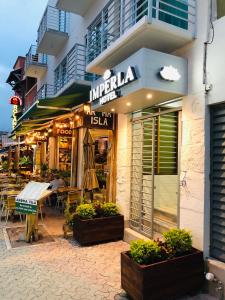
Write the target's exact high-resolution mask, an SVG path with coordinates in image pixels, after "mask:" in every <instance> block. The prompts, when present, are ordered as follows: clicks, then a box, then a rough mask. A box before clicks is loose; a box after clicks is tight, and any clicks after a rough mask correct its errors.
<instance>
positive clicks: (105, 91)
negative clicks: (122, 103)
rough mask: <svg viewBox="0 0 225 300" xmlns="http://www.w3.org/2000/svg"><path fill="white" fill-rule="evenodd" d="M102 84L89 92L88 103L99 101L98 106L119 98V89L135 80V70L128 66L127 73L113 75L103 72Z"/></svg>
mask: <svg viewBox="0 0 225 300" xmlns="http://www.w3.org/2000/svg"><path fill="white" fill-rule="evenodd" d="M103 79H104V82H103V83H100V84H99V85H98V86H97V87H95V88H94V89H92V90H91V91H90V102H95V101H99V104H100V105H103V104H105V103H107V102H110V101H112V100H115V99H117V98H119V97H120V96H121V95H120V88H122V87H123V86H125V85H127V84H129V83H131V82H133V81H135V80H137V75H136V72H135V68H134V67H131V66H129V67H128V69H127V72H126V73H124V72H118V73H116V74H114V72H113V71H112V70H107V71H105V73H104V75H103Z"/></svg>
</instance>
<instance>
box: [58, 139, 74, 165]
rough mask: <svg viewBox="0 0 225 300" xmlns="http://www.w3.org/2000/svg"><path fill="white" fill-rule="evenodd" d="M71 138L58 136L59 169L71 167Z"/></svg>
mask: <svg viewBox="0 0 225 300" xmlns="http://www.w3.org/2000/svg"><path fill="white" fill-rule="evenodd" d="M71 153H72V138H69V137H59V170H61V171H70V169H71Z"/></svg>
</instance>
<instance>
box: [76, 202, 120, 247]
mask: <svg viewBox="0 0 225 300" xmlns="http://www.w3.org/2000/svg"><path fill="white" fill-rule="evenodd" d="M123 234H124V217H123V216H122V215H120V214H119V209H118V207H117V206H116V204H114V203H112V202H108V203H103V204H101V203H99V202H97V203H93V204H92V203H91V204H81V205H79V206H78V207H77V209H76V213H75V215H74V219H73V236H74V239H76V240H77V241H78V242H79V243H80V244H81V245H89V244H96V243H102V242H108V241H113V240H120V239H123Z"/></svg>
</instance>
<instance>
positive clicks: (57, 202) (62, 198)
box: [56, 193, 67, 209]
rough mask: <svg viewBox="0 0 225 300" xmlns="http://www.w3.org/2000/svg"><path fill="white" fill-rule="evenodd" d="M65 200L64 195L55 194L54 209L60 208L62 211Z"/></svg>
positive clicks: (65, 195) (65, 196)
mask: <svg viewBox="0 0 225 300" xmlns="http://www.w3.org/2000/svg"><path fill="white" fill-rule="evenodd" d="M66 199H67V194H66V193H57V200H56V208H60V206H61V207H62V209H63V208H64V203H65V201H66ZM60 204H61V205H60Z"/></svg>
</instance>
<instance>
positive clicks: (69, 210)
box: [63, 202, 77, 238]
mask: <svg viewBox="0 0 225 300" xmlns="http://www.w3.org/2000/svg"><path fill="white" fill-rule="evenodd" d="M76 207H77V204H76V203H69V202H67V203H66V208H65V211H64V217H65V220H66V222H65V223H64V224H63V234H64V238H67V237H68V236H69V235H70V234H72V233H73V224H74V221H73V220H74V214H75V210H76Z"/></svg>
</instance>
